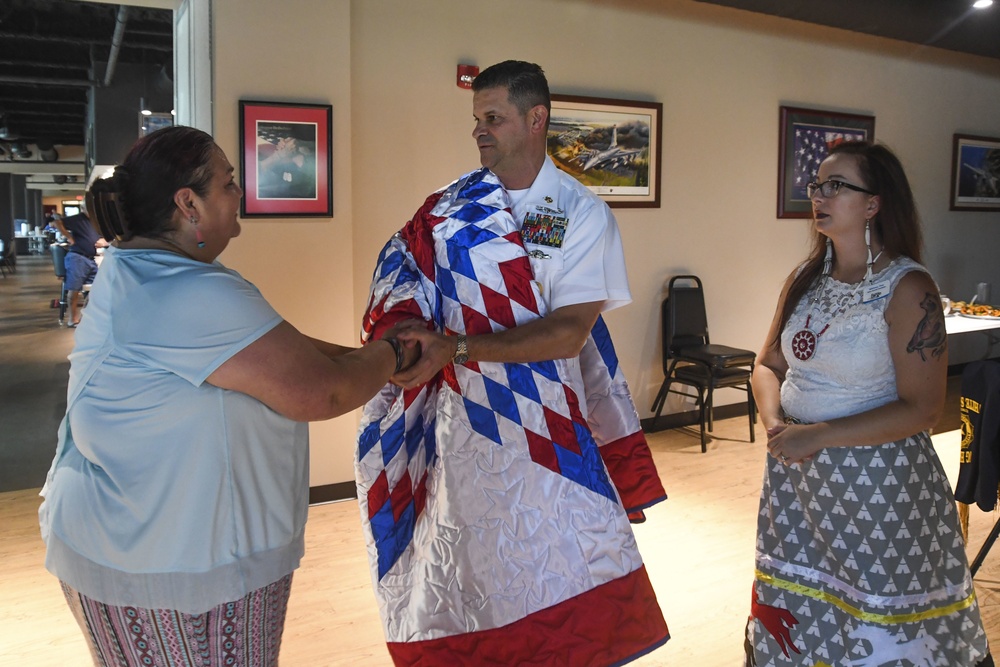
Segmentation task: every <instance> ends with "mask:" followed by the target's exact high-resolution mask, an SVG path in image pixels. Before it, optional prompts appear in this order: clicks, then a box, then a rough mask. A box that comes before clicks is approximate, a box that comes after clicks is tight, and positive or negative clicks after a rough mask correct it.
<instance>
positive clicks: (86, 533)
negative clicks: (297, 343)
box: [39, 248, 309, 613]
mask: <svg viewBox="0 0 1000 667" xmlns="http://www.w3.org/2000/svg"><path fill="white" fill-rule="evenodd" d="M281 321H282V320H281V317H280V316H279V315H278V314H277V313H276V312H275V311H274V309H273V308H271V306H270V305H268V303H267V302H266V301H265V300H264V298H263V296H262V295H261V294H260V292H259V291H258V290H257V288H256V287H254V286H253V285H252V284H250V283H249V282H247V281H246V280H244V279H243V278H242V277H241V276H240V275H239V274H237V273H236V272H235V271H231V270H229V269H227V268H225V267H224V266H222V265H221V264H218V263H214V264H205V263H203V262H198V261H195V260H191V259H188V258H186V257H182V256H180V255H177V254H175V253H171V252H167V251H161V250H121V249H115V248H110V249H109V250H108V252H107V253H106V255H105V260H104V262H103V264H102V266H101V270H100V272H99V273H98V276H97V279H96V281H95V282H94V286H93V289H92V291H91V295H90V301H89V303H88V305H87V309H86V316H85V317H84V319H83V321H82V323H81V324H80V327H79V328H78V329H77V332H76V344H75V347H74V349H73V352H72V353H71V354H70V362H71V368H70V380H69V391H68V401H67V406H68V407H67V413H66V418H65V419H64V420H63V423H62V425H61V426H60V432H59V443H58V448H57V452H56V457H55V460H54V461H53V463H52V468H51V470H50V471H49V474H48V478H47V480H46V484H45V488H44V489H43V490H42V495H43V496H44V497H45V501H44V503H43V504H42V507H41V509H40V510H39V518H40V523H41V527H42V536H43V537H44V538H45V541H46V544H47V547H48V551H47V555H46V567H47V568H48V569H49V571H51V572H52V573H53V574H55V575H56V576H57V577H59V578H60V579H61V580H63V581H64V582H66V583H67V584H69V585H70V586H72V587H73V588H75V589H77V590H78V591H80V592H81V593H83V594H84V595H87V596H89V597H92V598H94V599H97V600H100V601H102V602H105V603H107V604H113V605H135V606H139V607H149V608H169V609H177V610H180V611H183V612H186V613H201V612H203V611H207V610H208V609H211V608H212V607H215V606H217V605H219V604H222V603H224V602H228V601H231V600H236V599H239V598H241V597H243V596H245V595H246V594H247V593H249V592H251V591H253V590H255V589H257V588H260V587H262V586H265V585H267V584H269V583H271V582H273V581H276V580H277V579H280V578H281V577H283V576H285V575H286V574H288V573H290V572H291V571H292V570H294V569H295V568H296V567H297V566H298V563H299V559H300V558H301V556H302V553H303V545H304V540H303V536H304V530H305V521H306V513H307V507H308V494H309V480H308V467H309V461H308V456H309V440H308V425H307V424H303V423H299V422H294V421H292V420H290V419H287V418H285V417H283V416H281V415H279V414H278V413H276V412H274V411H273V410H271V409H270V408H268V407H267V406H266V405H264V404H262V403H260V402H259V401H257V400H256V399H254V398H251V397H250V396H248V395H246V394H242V393H240V392H235V391H228V390H225V389H220V388H218V387H215V386H213V385H210V384H208V383H206V382H205V378H207V377H208V376H209V375H211V373H212V372H213V371H214V370H215V369H217V368H218V367H219V366H221V365H222V364H223V363H224V362H225V361H226V360H227V359H229V358H230V357H232V356H233V355H234V354H236V353H237V352H239V351H240V350H242V349H243V348H245V347H246V346H248V345H250V344H251V343H253V342H254V341H256V340H257V339H258V338H260V337H261V336H262V335H264V334H265V333H267V332H268V331H270V330H271V329H273V328H274V327H275V326H277V325H278V324H279V323H280V322H281Z"/></svg>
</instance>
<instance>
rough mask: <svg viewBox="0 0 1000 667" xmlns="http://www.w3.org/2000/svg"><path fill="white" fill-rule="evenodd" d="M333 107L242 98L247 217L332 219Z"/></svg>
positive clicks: (243, 206)
mask: <svg viewBox="0 0 1000 667" xmlns="http://www.w3.org/2000/svg"><path fill="white" fill-rule="evenodd" d="M332 117H333V107H332V106H330V105H329V104H290V103H285V102H251V101H245V100H240V185H241V186H242V187H243V203H242V204H241V205H240V216H241V217H244V218H306V217H312V218H317V217H319V218H322V217H326V218H329V217H332V216H333V156H332V151H331V128H332Z"/></svg>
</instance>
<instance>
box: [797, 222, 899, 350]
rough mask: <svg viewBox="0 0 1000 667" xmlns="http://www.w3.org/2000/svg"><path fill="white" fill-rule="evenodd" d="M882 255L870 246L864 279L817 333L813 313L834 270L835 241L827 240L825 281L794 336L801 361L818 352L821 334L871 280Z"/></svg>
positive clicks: (813, 298) (824, 261)
mask: <svg viewBox="0 0 1000 667" xmlns="http://www.w3.org/2000/svg"><path fill="white" fill-rule="evenodd" d="M865 236H866V239H865V240H866V241H867V240H868V239H867V236H868V229H867V227H866V229H865ZM881 256H882V250H879V252H878V254H877V255H875V257H874V258H872V249H871V245H869V246H868V262H867V264H868V266H867V269H866V270H865V277H864V280H862V281H861V282H860V283H858V285H857V287H855V288H854V291H853V292H851V295H850V296H849V297H848V298H847V299H845V300H843V301H842V302H841V304H840V305H839V306H837V308H836V310H834V311H833V312H832V313H831V314H830V321H829V322H827V323H826V326H825V327H823V328H822V329H820V331H819V332H818V333H817V332H815V331H813V330H812V327H811V326H810V324H811V322H812V317H813V315H815V314H816V304H817V303H819V300H820V297H822V296H823V294H824V293H825V292H826V286H827V283H828V282H829V281H830V273H831V272H832V270H833V242H832V241H830V239H829V238H828V239H827V240H826V257H825V258H824V259H823V276H822V277H823V282H822V283H821V284H820V287H819V289H818V290H816V294H815V296H813V297H812V299H810V302H811V304H810V306H809V314H808V315H806V323H805V326H804V327H803V328H802V329H799V330H798V331H797V332H796V333H795V335H794V336H792V345H791V347H792V354H793V355H795V358H796V359H798V360H799V361H808V360H810V359H812V357H813V355H814V354H816V346H817V345H819V339H820V336H822V335H823V334H825V333H826V330H827V329H829V328H830V325H831V324H832V323H833V319H834V318H835V317H837V315H839V314H840V311H841V310H843V309H844V307H845V306H846V305H847V304H849V303H851V302H852V301H854V297H855V295H856V294H857V293H858V290H859V289H861V286H862V285H864V284H866V283H870V282H871V280H872V265H873V264H875V262H877V261H878V258H879V257H881Z"/></svg>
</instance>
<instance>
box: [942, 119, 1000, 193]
mask: <svg viewBox="0 0 1000 667" xmlns="http://www.w3.org/2000/svg"><path fill="white" fill-rule="evenodd" d="M949 208H950V209H951V210H952V211H1000V139H998V138H996V137H975V136H972V135H969V134H956V135H955V138H954V145H953V148H952V154H951V206H950V207H949Z"/></svg>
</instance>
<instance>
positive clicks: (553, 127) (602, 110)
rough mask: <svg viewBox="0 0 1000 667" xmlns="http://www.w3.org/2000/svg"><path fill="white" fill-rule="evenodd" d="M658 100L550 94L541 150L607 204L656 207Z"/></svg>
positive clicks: (659, 113)
mask: <svg viewBox="0 0 1000 667" xmlns="http://www.w3.org/2000/svg"><path fill="white" fill-rule="evenodd" d="M662 116H663V105H662V104H661V103H659V102H638V101H634V100H613V99H605V98H600V97H575V96H570V95H553V96H552V114H551V115H550V117H549V134H548V142H547V143H548V145H547V150H548V154H549V156H550V157H551V158H552V161H553V162H555V164H556V166H557V167H559V168H560V169H561V170H563V171H564V172H566V173H568V174H569V175H571V176H572V177H573V178H575V179H576V180H578V181H580V182H581V183H583V184H584V185H585V186H587V187H588V188H589V189H590V190H591V191H592V192H593V193H594V194H596V195H598V196H600V197H601V199H603V200H604V201H606V202H607V203H608V206H611V207H612V208H659V206H660V156H661V152H662V144H661V129H662V128H661V124H662V120H661V119H662Z"/></svg>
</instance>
